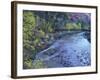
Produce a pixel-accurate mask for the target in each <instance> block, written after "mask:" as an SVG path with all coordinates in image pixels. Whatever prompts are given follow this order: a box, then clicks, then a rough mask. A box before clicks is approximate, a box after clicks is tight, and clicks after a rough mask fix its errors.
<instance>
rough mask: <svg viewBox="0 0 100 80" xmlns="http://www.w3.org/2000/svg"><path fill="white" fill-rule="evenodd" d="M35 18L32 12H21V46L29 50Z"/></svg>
mask: <svg viewBox="0 0 100 80" xmlns="http://www.w3.org/2000/svg"><path fill="white" fill-rule="evenodd" d="M35 23H36V22H35V16H34V14H33V13H32V12H30V11H28V12H26V11H25V12H23V39H24V40H23V45H24V47H25V48H27V49H30V48H31V46H30V44H31V38H32V36H33V35H32V30H33V29H34V28H35Z"/></svg>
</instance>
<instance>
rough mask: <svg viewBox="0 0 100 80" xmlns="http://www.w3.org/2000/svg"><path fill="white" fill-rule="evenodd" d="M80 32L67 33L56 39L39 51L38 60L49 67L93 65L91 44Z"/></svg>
mask: <svg viewBox="0 0 100 80" xmlns="http://www.w3.org/2000/svg"><path fill="white" fill-rule="evenodd" d="M84 33H85V32H80V33H76V34H72V35H71V36H70V37H68V35H65V36H64V37H62V38H61V39H59V40H56V41H55V42H54V43H53V44H52V45H51V46H50V47H48V48H47V49H45V50H43V51H41V52H39V53H38V54H37V55H36V60H41V61H43V62H44V63H45V65H46V66H47V67H48V68H54V67H77V66H90V65H91V45H90V42H89V41H88V40H87V39H86V38H84V36H83V34H84Z"/></svg>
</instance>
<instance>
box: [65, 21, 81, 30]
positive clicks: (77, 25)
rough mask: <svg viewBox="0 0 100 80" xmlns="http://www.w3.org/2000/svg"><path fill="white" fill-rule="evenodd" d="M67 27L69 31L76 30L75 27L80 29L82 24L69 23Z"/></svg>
mask: <svg viewBox="0 0 100 80" xmlns="http://www.w3.org/2000/svg"><path fill="white" fill-rule="evenodd" d="M65 27H66V29H67V30H69V31H70V30H75V29H77V30H80V29H81V24H80V23H78V24H76V23H67V24H66V26H65Z"/></svg>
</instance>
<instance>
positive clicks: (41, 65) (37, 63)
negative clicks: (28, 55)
mask: <svg viewBox="0 0 100 80" xmlns="http://www.w3.org/2000/svg"><path fill="white" fill-rule="evenodd" d="M33 68H46V65H45V64H44V63H43V61H41V60H35V61H34V63H33Z"/></svg>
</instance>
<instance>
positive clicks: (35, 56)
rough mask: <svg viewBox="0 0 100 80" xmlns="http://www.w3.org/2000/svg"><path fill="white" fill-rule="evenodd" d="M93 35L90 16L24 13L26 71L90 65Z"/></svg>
mask: <svg viewBox="0 0 100 80" xmlns="http://www.w3.org/2000/svg"><path fill="white" fill-rule="evenodd" d="M90 34H91V14H90V13H75V12H50V11H30V10H23V54H24V55H23V69H37V68H54V67H74V66H87V65H90V64H91V63H90V43H91V37H90ZM77 41H78V42H77ZM81 41H82V42H83V43H84V44H86V45H84V44H83V46H82V47H80V44H81V45H82V43H79V42H81ZM71 45H72V46H73V47H72V46H71ZM69 47H71V48H72V50H73V51H74V52H72V50H70V48H69ZM85 47H86V49H85ZM60 48H61V49H60ZM79 50H81V51H80V52H79ZM77 53H79V54H81V55H82V56H83V57H84V58H86V61H83V60H82V59H81V58H80V56H79V55H77V58H76V57H75V56H73V55H76V54H77ZM83 53H84V54H83ZM84 55H85V56H84ZM68 56H69V57H70V56H71V58H69V57H68ZM65 57H66V58H65ZM83 57H82V58H83ZM75 60H76V62H75ZM73 61H74V62H73ZM82 61H83V62H82Z"/></svg>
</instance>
